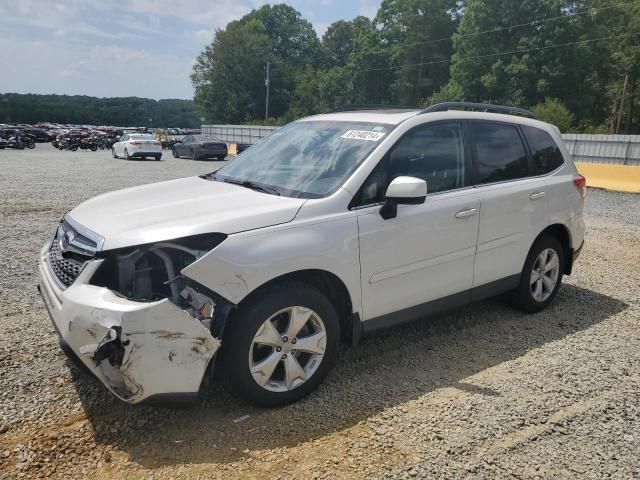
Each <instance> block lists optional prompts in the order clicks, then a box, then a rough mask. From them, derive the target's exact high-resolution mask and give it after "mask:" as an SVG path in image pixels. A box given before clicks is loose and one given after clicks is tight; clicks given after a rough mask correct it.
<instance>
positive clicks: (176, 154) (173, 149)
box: [171, 148, 180, 158]
mask: <svg viewBox="0 0 640 480" xmlns="http://www.w3.org/2000/svg"><path fill="white" fill-rule="evenodd" d="M171 154H172V155H173V158H180V155H178V152H177V151H176V149H175V148H172V149H171Z"/></svg>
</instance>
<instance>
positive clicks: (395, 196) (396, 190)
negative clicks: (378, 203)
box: [380, 177, 427, 220]
mask: <svg viewBox="0 0 640 480" xmlns="http://www.w3.org/2000/svg"><path fill="white" fill-rule="evenodd" d="M426 198H427V182H426V181H424V180H422V179H420V178H416V177H397V178H395V179H394V180H393V181H392V182H391V184H390V185H389V187H388V188H387V194H386V198H385V201H384V204H383V205H382V207H380V216H381V217H382V218H384V219H385V220H389V219H390V218H395V217H396V216H397V215H398V205H419V204H421V203H424V201H425V199H426Z"/></svg>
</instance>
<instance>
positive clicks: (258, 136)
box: [202, 125, 279, 144]
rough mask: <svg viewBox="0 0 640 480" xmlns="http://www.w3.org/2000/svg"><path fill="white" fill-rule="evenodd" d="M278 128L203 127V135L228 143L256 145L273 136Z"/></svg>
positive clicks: (251, 126)
mask: <svg viewBox="0 0 640 480" xmlns="http://www.w3.org/2000/svg"><path fill="white" fill-rule="evenodd" d="M278 128H279V127H260V126H254V125H202V133H203V134H206V135H213V136H214V137H218V138H219V139H220V140H224V141H225V142H227V143H250V144H254V143H257V142H258V141H260V140H262V139H263V138H264V137H266V136H268V135H271V134H272V133H273V132H274V131H275V130H277V129H278Z"/></svg>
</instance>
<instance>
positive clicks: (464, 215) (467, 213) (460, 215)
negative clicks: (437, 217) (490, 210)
mask: <svg viewBox="0 0 640 480" xmlns="http://www.w3.org/2000/svg"><path fill="white" fill-rule="evenodd" d="M476 213H478V209H477V208H467V209H465V210H460V211H459V212H458V213H456V215H455V217H456V218H467V217H471V216H473V215H475V214H476Z"/></svg>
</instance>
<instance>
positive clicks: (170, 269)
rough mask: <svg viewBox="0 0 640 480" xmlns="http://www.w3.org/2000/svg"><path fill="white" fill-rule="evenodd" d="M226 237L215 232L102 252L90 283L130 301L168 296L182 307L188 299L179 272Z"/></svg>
mask: <svg viewBox="0 0 640 480" xmlns="http://www.w3.org/2000/svg"><path fill="white" fill-rule="evenodd" d="M225 238H226V235H224V234H219V233H213V234H205V235H195V236H192V237H185V238H180V239H176V240H170V241H165V242H158V243H153V244H147V245H139V246H135V247H129V248H123V249H118V250H111V251H108V250H107V251H102V252H99V256H100V257H102V258H104V261H103V263H102V265H100V268H98V270H97V271H96V273H95V274H94V276H93V278H92V279H91V284H92V285H96V286H100V287H106V288H109V289H110V290H112V291H114V292H116V293H118V294H120V295H122V296H124V297H126V298H129V299H131V300H137V301H156V300H161V299H163V298H169V299H171V301H172V302H173V303H175V304H176V305H178V306H181V307H182V306H184V305H183V304H184V302H185V299H184V298H183V297H181V295H180V292H181V291H183V289H184V288H185V283H184V280H183V279H182V277H181V276H180V271H181V270H182V269H183V268H185V267H187V266H188V265H190V264H191V263H193V262H195V261H196V260H197V259H198V258H200V257H201V256H202V255H204V254H206V253H207V252H209V251H210V250H212V249H213V248H215V247H216V246H217V245H219V244H220V243H221V242H222V241H223V240H224V239H225ZM187 303H188V302H187ZM188 306H189V307H192V306H191V305H190V304H188Z"/></svg>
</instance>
